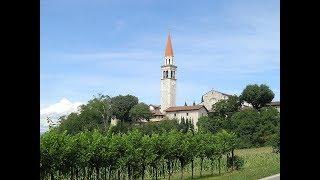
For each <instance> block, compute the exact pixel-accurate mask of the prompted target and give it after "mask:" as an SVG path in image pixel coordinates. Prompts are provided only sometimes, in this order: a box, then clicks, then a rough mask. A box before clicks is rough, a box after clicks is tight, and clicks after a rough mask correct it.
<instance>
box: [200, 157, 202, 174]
mask: <svg viewBox="0 0 320 180" xmlns="http://www.w3.org/2000/svg"><path fill="white" fill-rule="evenodd" d="M202 167H203V158H201V161H200V177H202Z"/></svg>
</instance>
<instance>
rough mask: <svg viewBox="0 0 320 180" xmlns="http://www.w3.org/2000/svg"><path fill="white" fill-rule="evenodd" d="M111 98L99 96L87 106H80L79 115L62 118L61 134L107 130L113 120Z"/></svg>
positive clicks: (72, 114) (59, 127) (73, 114)
mask: <svg viewBox="0 0 320 180" xmlns="http://www.w3.org/2000/svg"><path fill="white" fill-rule="evenodd" d="M110 101H111V99H110V97H109V96H104V95H101V94H99V95H98V96H97V97H94V98H93V99H92V100H90V101H89V102H88V103H87V104H84V105H82V106H80V110H79V113H71V114H69V115H68V116H62V117H60V125H59V126H58V129H59V131H60V132H64V131H67V133H68V134H76V133H78V132H81V131H85V130H93V129H100V130H106V129H107V128H108V122H109V121H110V118H111V110H110V107H111V104H110Z"/></svg>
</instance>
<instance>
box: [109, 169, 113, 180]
mask: <svg viewBox="0 0 320 180" xmlns="http://www.w3.org/2000/svg"><path fill="white" fill-rule="evenodd" d="M111 174H112V172H111V167H109V179H111Z"/></svg>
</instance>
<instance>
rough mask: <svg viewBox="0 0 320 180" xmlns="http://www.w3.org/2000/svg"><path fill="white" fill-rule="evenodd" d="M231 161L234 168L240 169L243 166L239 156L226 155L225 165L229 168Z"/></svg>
mask: <svg viewBox="0 0 320 180" xmlns="http://www.w3.org/2000/svg"><path fill="white" fill-rule="evenodd" d="M232 162H233V167H234V168H235V169H236V170H239V169H241V168H242V167H243V166H244V159H243V158H242V157H239V156H236V155H235V156H233V157H228V159H227V167H228V168H231V167H232Z"/></svg>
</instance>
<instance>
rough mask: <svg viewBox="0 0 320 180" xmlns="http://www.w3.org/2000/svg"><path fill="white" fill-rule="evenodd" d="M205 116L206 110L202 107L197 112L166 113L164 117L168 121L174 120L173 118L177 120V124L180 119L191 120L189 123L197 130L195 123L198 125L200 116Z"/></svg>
mask: <svg viewBox="0 0 320 180" xmlns="http://www.w3.org/2000/svg"><path fill="white" fill-rule="evenodd" d="M207 114H208V113H207V110H206V109H205V108H204V107H202V108H200V109H198V110H187V111H174V112H167V113H166V117H168V118H169V119H174V118H175V119H178V120H179V122H180V120H181V118H184V119H188V120H191V122H192V124H193V126H194V129H195V130H198V126H197V123H198V120H199V118H200V117H202V116H206V115H207Z"/></svg>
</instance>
